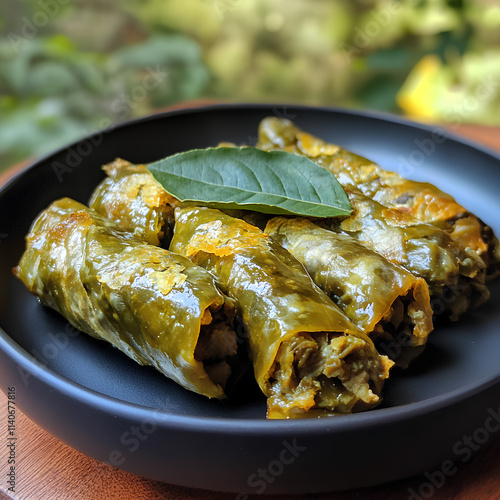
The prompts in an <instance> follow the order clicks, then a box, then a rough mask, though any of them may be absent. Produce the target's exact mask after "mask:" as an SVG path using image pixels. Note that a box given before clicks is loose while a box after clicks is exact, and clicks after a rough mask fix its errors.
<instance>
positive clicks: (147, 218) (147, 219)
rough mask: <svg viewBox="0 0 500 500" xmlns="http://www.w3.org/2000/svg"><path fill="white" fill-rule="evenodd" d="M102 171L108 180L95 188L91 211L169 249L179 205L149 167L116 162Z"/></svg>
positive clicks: (105, 166)
mask: <svg viewBox="0 0 500 500" xmlns="http://www.w3.org/2000/svg"><path fill="white" fill-rule="evenodd" d="M102 168H103V170H104V172H106V174H107V177H106V178H105V179H104V180H103V181H102V182H101V183H100V184H99V185H98V186H97V187H96V188H95V190H94V192H93V193H92V196H91V198H90V201H89V207H90V208H93V209H94V210H96V211H97V212H99V213H100V214H101V215H103V216H104V217H108V218H110V219H112V220H113V221H114V222H115V223H116V224H117V225H118V226H119V227H121V228H122V229H125V230H127V231H130V232H132V233H134V235H135V236H137V237H138V238H140V239H141V240H144V241H146V242H147V243H151V244H152V245H157V246H158V245H160V244H162V246H165V247H168V243H169V241H170V238H171V237H172V231H173V227H174V208H175V207H176V206H178V205H179V201H178V200H176V199H175V198H174V197H172V196H170V195H169V194H168V193H167V192H166V191H165V189H163V187H162V186H161V184H159V183H158V182H157V181H156V180H155V178H154V177H153V175H152V174H151V173H150V172H149V170H148V169H147V168H146V165H133V164H131V163H130V162H128V161H126V160H123V159H121V158H117V159H116V160H114V161H113V162H111V163H108V164H107V165H104V166H103V167H102Z"/></svg>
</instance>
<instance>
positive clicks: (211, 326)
mask: <svg viewBox="0 0 500 500" xmlns="http://www.w3.org/2000/svg"><path fill="white" fill-rule="evenodd" d="M233 318H234V310H233V308H232V307H230V306H228V304H227V303H226V306H225V307H223V308H215V307H209V308H208V309H206V310H205V312H204V314H203V316H202V318H201V329H200V336H199V338H198V343H197V344H196V349H195V351H194V358H195V359H196V361H200V362H201V363H203V366H204V368H205V371H206V372H207V374H208V376H209V377H210V378H211V379H212V381H213V382H214V383H216V384H219V385H220V386H221V387H222V388H223V389H225V388H226V384H227V381H228V379H229V377H230V375H231V362H232V360H233V359H234V358H235V357H236V353H237V347H238V346H237V339H236V333H235V331H234V330H233V328H232V326H231V325H232V323H233Z"/></svg>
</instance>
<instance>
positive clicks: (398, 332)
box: [370, 290, 428, 367]
mask: <svg viewBox="0 0 500 500" xmlns="http://www.w3.org/2000/svg"><path fill="white" fill-rule="evenodd" d="M427 323H428V318H427V317H426V314H425V312H424V311H423V310H422V309H421V308H420V307H418V304H416V302H415V301H414V300H413V291H411V290H410V291H409V292H408V293H407V294H406V295H405V296H402V297H398V298H397V299H396V300H395V301H394V302H393V303H392V306H391V307H390V309H389V310H388V311H387V313H386V314H385V315H384V317H383V318H382V319H381V320H380V321H379V322H378V323H377V325H376V326H375V328H374V330H373V332H372V333H371V334H370V337H371V339H372V340H373V341H374V343H375V346H376V347H377V349H378V350H379V351H380V352H382V353H384V354H386V355H387V356H389V357H390V358H391V359H393V360H394V361H395V362H396V364H397V365H398V366H402V367H407V366H408V363H409V362H410V361H411V360H412V359H413V358H415V357H416V356H417V355H418V354H420V352H421V351H422V350H423V347H424V345H425V343H426V340H427V332H428V328H427Z"/></svg>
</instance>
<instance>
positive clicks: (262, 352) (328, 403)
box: [170, 207, 392, 418]
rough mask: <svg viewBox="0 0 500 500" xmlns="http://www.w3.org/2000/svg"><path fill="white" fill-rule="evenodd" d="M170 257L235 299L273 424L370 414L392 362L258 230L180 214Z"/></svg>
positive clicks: (218, 217)
mask: <svg viewBox="0 0 500 500" xmlns="http://www.w3.org/2000/svg"><path fill="white" fill-rule="evenodd" d="M175 218H176V223H175V231H174V236H173V239H172V242H171V245H170V249H171V250H172V251H174V252H177V253H180V254H182V255H184V256H186V257H188V258H190V259H191V260H192V261H193V262H194V263H196V264H198V265H200V266H202V267H204V268H205V269H207V270H208V271H210V272H211V273H212V274H213V275H214V276H215V278H216V282H217V284H218V286H219V287H220V288H221V290H222V291H223V292H224V293H226V294H227V295H229V296H230V297H231V298H233V299H235V302H236V304H237V306H236V307H237V311H238V313H239V314H240V315H241V318H242V322H243V325H244V327H245V333H246V335H247V339H248V346H249V353H250V357H251V360H252V363H253V367H254V373H255V378H256V380H257V383H258V384H259V386H260V388H261V390H262V392H263V393H264V394H265V395H266V396H267V398H268V399H267V405H268V411H267V416H268V418H296V417H306V416H321V415H330V414H335V413H349V412H351V411H357V410H361V409H366V408H369V407H372V406H373V405H375V404H377V403H378V402H379V401H380V391H381V388H382V384H383V381H384V379H386V378H387V376H388V370H389V368H390V366H391V365H392V363H391V361H390V360H389V359H388V358H387V357H385V356H380V355H379V354H378V353H377V351H376V350H375V348H374V345H373V343H372V341H371V340H370V339H369V338H368V337H367V336H366V335H365V334H364V333H362V332H361V331H360V330H359V329H358V328H357V327H356V326H355V325H354V324H352V323H351V322H350V321H349V319H348V318H347V317H346V316H345V315H344V314H343V313H342V312H341V311H340V309H338V308H337V306H336V305H335V304H334V303H333V302H332V301H331V299H330V298H329V297H328V296H327V295H326V294H324V293H323V292H322V291H321V290H320V289H319V288H318V287H317V286H316V285H315V284H314V283H313V282H312V280H311V278H310V277H309V275H308V274H307V272H306V271H305V269H304V267H303V266H302V264H300V262H299V261H297V260H296V259H295V258H294V257H293V256H292V255H291V254H290V253H289V252H287V251H286V250H285V249H284V248H283V247H281V246H280V245H278V244H277V243H276V242H275V241H274V240H272V239H271V238H270V237H269V236H268V235H266V234H265V233H263V232H262V231H261V230H259V229H258V228H256V227H254V226H251V225H250V224H247V223H246V222H244V221H243V220H241V219H237V218H234V217H231V216H229V215H227V214H224V213H222V212H220V211H219V210H215V209H210V208H200V207H188V208H177V209H176V211H175Z"/></svg>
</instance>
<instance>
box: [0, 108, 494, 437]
mask: <svg viewBox="0 0 500 500" xmlns="http://www.w3.org/2000/svg"><path fill="white" fill-rule="evenodd" d="M279 107H286V108H288V111H290V112H293V111H294V110H297V111H299V110H303V111H307V112H316V111H320V112H325V113H334V114H347V115H352V116H357V117H361V118H369V119H376V120H381V121H384V122H391V123H393V124H397V125H403V126H405V127H409V128H416V129H420V130H423V131H426V132H428V133H433V132H436V130H437V129H438V128H439V129H443V130H445V131H446V139H447V140H452V141H454V142H456V143H459V144H461V145H465V146H468V147H470V148H472V149H475V150H477V151H479V152H481V153H483V154H486V155H489V156H491V157H493V158H494V159H495V160H496V161H499V162H500V153H499V152H496V151H495V150H493V149H490V148H489V147H488V146H485V145H482V144H480V143H477V142H476V141H474V140H471V139H468V138H464V137H461V136H459V135H457V134H456V133H454V132H451V131H449V130H448V129H446V128H445V125H444V124H443V125H442V126H441V125H438V126H435V125H434V126H432V125H429V124H424V123H419V122H414V121H412V120H410V119H408V118H405V117H401V116H398V115H393V114H390V113H383V112H380V111H370V110H359V109H349V108H343V107H333V106H312V105H304V104H284V103H280V104H273V103H228V102H225V103H216V104H208V105H204V106H193V107H186V108H180V109H173V110H166V111H160V112H158V113H154V114H150V115H148V116H144V117H140V118H135V119H132V120H127V121H125V122H123V123H119V124H116V125H112V126H110V127H107V128H105V129H102V130H98V131H95V132H93V133H91V134H88V135H85V136H83V137H81V138H80V139H78V140H75V141H74V142H72V143H70V144H67V145H65V146H63V147H61V148H58V149H57V150H55V151H52V152H50V153H48V154H46V155H43V156H41V157H39V158H37V159H35V160H33V162H32V163H30V164H29V165H28V166H27V167H26V168H25V169H23V170H22V171H21V172H19V173H18V174H17V175H15V176H14V177H13V178H11V179H9V180H8V181H7V182H6V183H5V184H4V185H3V186H2V187H1V188H0V196H3V194H4V192H5V191H6V190H9V189H11V188H12V187H13V186H14V185H15V184H16V183H17V182H19V181H20V180H21V179H22V177H23V176H24V175H26V174H28V173H29V172H30V171H31V170H32V169H34V168H36V167H37V166H38V165H39V164H40V163H44V162H47V161H50V159H51V158H53V157H55V156H56V155H58V154H61V153H63V152H65V151H67V150H69V149H71V148H73V147H75V146H76V145H78V144H80V143H82V142H85V141H87V140H90V139H92V138H94V137H96V136H99V135H105V134H108V133H111V132H113V131H114V130H115V129H124V128H127V127H131V126H137V125H138V124H140V123H144V122H149V121H154V120H161V119H164V118H165V117H168V116H174V115H186V114H199V113H205V112H212V111H218V110H225V109H261V110H263V111H264V110H269V111H270V112H272V111H273V109H277V108H279ZM0 349H1V350H2V351H3V353H4V354H5V355H8V356H9V357H10V358H11V360H12V361H13V362H14V363H16V365H17V366H18V367H19V366H23V369H25V370H26V371H28V372H30V373H32V374H33V375H34V376H36V377H37V378H38V379H39V380H41V381H43V382H44V383H46V384H47V385H49V386H50V387H54V388H55V389H57V390H58V391H59V392H60V393H63V394H65V395H66V396H67V397H70V398H72V399H78V400H79V401H80V402H82V403H84V404H86V405H90V406H92V407H94V408H98V409H100V410H103V411H109V410H112V411H113V412H114V413H115V414H116V412H118V410H119V413H120V415H121V416H122V417H125V418H132V419H134V418H147V417H148V416H150V415H151V412H154V413H155V418H157V420H158V424H159V425H163V426H165V427H166V428H171V429H173V428H175V429H185V430H191V431H192V430H195V429H196V430H197V431H198V432H199V431H200V426H199V424H200V422H202V423H203V430H204V431H206V432H217V431H221V432H226V431H227V430H230V431H238V432H243V433H253V432H255V431H258V432H259V433H267V432H270V433H273V434H274V433H275V432H276V431H281V430H283V431H287V432H295V433H297V435H300V434H309V433H312V434H316V433H323V432H325V431H330V432H335V431H339V432H343V431H353V430H356V429H357V428H358V427H365V426H366V425H372V426H373V425H377V424H380V425H382V424H383V425H386V424H394V423H396V422H402V421H406V420H409V419H413V418H417V417H418V416H419V415H422V414H429V413H432V412H435V411H439V410H441V409H443V408H445V407H449V406H452V405H453V404H456V403H459V402H462V401H464V400H466V399H469V398H471V397H473V396H476V395H478V394H480V393H481V392H483V391H486V390H487V389H488V388H490V387H491V386H492V385H495V384H500V372H499V373H498V374H493V375H490V376H486V377H483V378H481V379H480V380H478V381H476V382H473V383H470V384H467V385H466V386H463V387H461V388H458V389H454V390H452V391H448V392H445V393H444V394H440V395H438V396H433V397H431V398H427V399H424V400H422V401H417V402H413V403H406V404H402V405H398V406H393V407H387V408H375V409H373V410H371V411H367V412H360V413H355V414H349V415H338V416H336V417H335V419H325V418H323V419H320V418H318V419H297V420H294V419H285V420H268V419H265V418H264V416H263V417H262V418H258V419H256V418H251V419H243V418H225V417H204V416H189V415H182V414H175V413H169V412H168V411H167V410H165V409H155V408H151V407H146V406H141V405H139V404H136V403H131V402H128V401H124V400H122V399H119V398H116V397H113V396H109V395H107V394H103V393H100V392H98V391H96V390H93V389H90V388H88V387H86V386H84V385H81V384H79V383H77V382H74V381H72V380H70V379H68V378H66V377H64V376H63V375H61V374H59V373H57V372H55V371H54V370H52V369H50V368H49V367H47V366H45V365H44V364H43V363H42V362H40V361H39V360H37V359H36V358H35V357H34V356H33V355H32V354H31V353H29V352H28V351H26V350H25V349H24V348H23V347H22V346H21V345H20V344H18V343H17V342H16V341H15V340H14V339H13V338H12V337H11V336H10V335H9V334H8V333H7V332H6V331H5V330H4V329H3V328H1V327H0ZM332 422H335V424H333V425H332Z"/></svg>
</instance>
